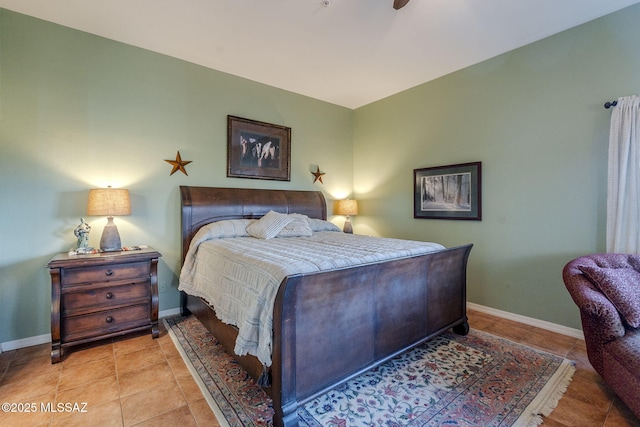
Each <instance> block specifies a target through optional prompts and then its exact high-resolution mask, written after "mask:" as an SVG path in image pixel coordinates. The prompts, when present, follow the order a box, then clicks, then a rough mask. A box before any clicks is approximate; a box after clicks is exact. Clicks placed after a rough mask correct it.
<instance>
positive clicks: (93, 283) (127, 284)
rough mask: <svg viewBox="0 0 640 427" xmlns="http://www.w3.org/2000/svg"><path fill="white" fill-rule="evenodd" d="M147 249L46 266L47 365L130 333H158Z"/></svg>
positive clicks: (152, 254) (152, 263) (60, 258)
mask: <svg viewBox="0 0 640 427" xmlns="http://www.w3.org/2000/svg"><path fill="white" fill-rule="evenodd" d="M161 256H162V255H161V254H160V253H159V252H156V251H155V250H153V249H151V248H146V247H145V248H142V249H138V250H131V251H123V252H108V253H97V254H91V255H69V254H66V253H61V254H58V255H56V256H55V257H53V258H52V259H51V261H49V264H48V267H49V273H50V275H51V363H57V362H60V360H61V359H62V353H63V349H64V348H66V347H69V346H73V345H78V344H84V343H87V342H91V341H97V340H101V339H104V338H111V337H116V336H120V335H124V334H127V333H130V332H136V331H144V330H147V329H151V335H152V336H153V337H154V338H157V337H158V335H159V330H158V258H159V257H161Z"/></svg>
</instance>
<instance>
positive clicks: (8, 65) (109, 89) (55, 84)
mask: <svg viewBox="0 0 640 427" xmlns="http://www.w3.org/2000/svg"><path fill="white" fill-rule="evenodd" d="M256 66H260V64H256ZM227 115H235V116H240V117H245V118H249V119H254V120H260V121H264V122H268V123H274V124H278V125H283V126H288V127H291V128H292V148H291V157H292V160H291V169H292V171H291V181H290V182H281V181H263V180H251V179H239V178H227V177H226V162H227V160H226V156H227V148H226V147H227V121H226V120H227ZM352 116H353V112H352V110H350V109H347V108H343V107H338V106H335V105H331V104H328V103H325V102H321V101H318V100H314V99H311V98H307V97H303V96H300V95H296V94H293V93H290V92H286V91H283V90H279V89H276V88H273V87H269V86H266V85H262V84H258V83H255V82H252V81H249V80H245V79H242V78H239V77H235V76H232V75H228V74H224V73H220V72H217V71H214V70H211V69H207V68H204V67H200V66H197V65H194V64H191V63H187V62H184V61H180V60H177V59H174V58H170V57H167V56H163V55H159V54H155V53H152V52H149V51H145V50H142V49H138V48H135V47H131V46H128V45H124V44H121V43H117V42H114V41H111V40H107V39H104V38H100V37H96V36H93V35H90V34H87V33H83V32H80V31H76V30H72V29H69V28H65V27H62V26H59V25H55V24H51V23H48V22H45V21H41V20H38V19H34V18H31V17H27V16H25V15H21V14H17V13H13V12H10V11H8V10H5V9H0V212H1V213H0V343H2V342H7V341H14V340H19V339H23V338H28V337H34V336H38V335H42V334H47V333H49V332H50V326H49V325H50V323H49V322H50V292H51V291H50V281H49V273H48V270H47V269H46V265H47V262H48V260H49V259H50V258H51V257H52V256H53V254H55V253H56V252H61V251H67V250H69V249H70V248H72V247H75V243H76V239H75V237H74V235H73V229H74V228H75V227H76V226H77V225H78V224H79V222H80V217H83V216H85V215H86V202H87V196H88V190H89V188H93V187H104V186H107V185H112V186H114V187H124V188H128V189H129V190H130V194H131V199H132V202H131V203H132V215H131V216H127V217H120V218H116V219H115V221H116V224H117V225H118V229H119V231H120V235H121V237H122V243H123V245H136V244H147V245H151V246H153V247H155V248H156V249H158V250H159V251H160V252H161V253H162V254H163V258H162V259H161V263H160V267H159V282H160V287H161V289H162V290H163V292H161V294H160V309H161V310H167V309H170V308H175V307H177V306H178V299H179V298H178V292H177V289H176V288H177V276H178V274H179V266H180V259H179V256H180V240H179V237H180V228H179V218H180V211H179V191H178V187H179V186H180V185H206V186H228V187H254V188H277V189H299V190H322V191H323V192H324V193H325V196H326V197H327V199H329V200H331V199H335V198H344V197H346V196H348V195H349V193H350V192H351V191H352V189H353V181H352V167H353V157H352V153H353V150H352V140H353V135H352V125H353V123H352ZM177 150H180V154H181V155H182V158H183V159H184V160H192V161H193V163H191V164H189V165H187V167H186V170H187V172H188V174H189V175H188V176H185V175H183V174H182V173H180V172H177V173H176V174H174V175H173V176H170V175H169V173H170V171H171V165H169V164H168V163H166V162H165V161H164V159H174V158H175V155H176V151H177ZM336 153H339V155H336ZM316 165H318V166H320V168H321V170H322V171H323V172H326V175H324V176H323V181H324V184H320V183H319V182H316V183H315V184H314V183H313V175H311V173H310V170H313V171H315V168H316ZM331 213H332V212H331V211H330V212H329V214H331ZM87 220H88V221H89V224H90V225H91V226H92V232H91V235H90V244H91V245H93V246H99V239H100V235H101V233H102V228H103V225H104V224H105V223H106V219H105V218H98V217H91V218H87Z"/></svg>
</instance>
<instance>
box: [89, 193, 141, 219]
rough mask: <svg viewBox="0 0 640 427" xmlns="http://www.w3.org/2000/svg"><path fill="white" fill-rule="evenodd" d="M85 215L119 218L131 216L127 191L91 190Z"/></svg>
mask: <svg viewBox="0 0 640 427" xmlns="http://www.w3.org/2000/svg"><path fill="white" fill-rule="evenodd" d="M87 215H92V216H120V215H131V203H130V201H129V190H125V189H122V188H111V187H107V188H93V189H91V190H89V202H88V203H87Z"/></svg>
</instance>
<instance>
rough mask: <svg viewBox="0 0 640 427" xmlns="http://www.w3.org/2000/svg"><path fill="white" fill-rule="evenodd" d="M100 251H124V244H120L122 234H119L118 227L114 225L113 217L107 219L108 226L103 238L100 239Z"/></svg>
mask: <svg viewBox="0 0 640 427" xmlns="http://www.w3.org/2000/svg"><path fill="white" fill-rule="evenodd" d="M100 250H101V251H103V252H115V251H121V250H122V243H121V242H120V233H118V227H116V225H115V224H114V223H113V217H112V216H110V217H108V218H107V225H105V226H104V230H102V237H100Z"/></svg>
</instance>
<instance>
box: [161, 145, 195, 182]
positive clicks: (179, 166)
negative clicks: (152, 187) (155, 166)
mask: <svg viewBox="0 0 640 427" xmlns="http://www.w3.org/2000/svg"><path fill="white" fill-rule="evenodd" d="M165 162H167V163H169V164H171V165H172V166H173V169H171V173H170V174H169V176H171V175H173V174H174V173H176V172H177V171H180V172H182V173H183V174H185V175H187V176H189V174H188V173H187V170H186V169H185V168H184V167H185V166H186V165H188V164H189V163H191V160H182V157H181V156H180V151H178V152H177V153H176V159H175V160H166V159H165Z"/></svg>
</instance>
